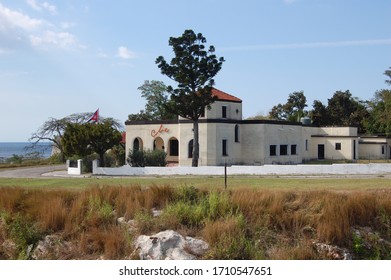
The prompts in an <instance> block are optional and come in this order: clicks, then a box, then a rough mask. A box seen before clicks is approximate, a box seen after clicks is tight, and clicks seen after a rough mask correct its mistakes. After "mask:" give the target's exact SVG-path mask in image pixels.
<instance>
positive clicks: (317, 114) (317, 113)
mask: <svg viewBox="0 0 391 280" xmlns="http://www.w3.org/2000/svg"><path fill="white" fill-rule="evenodd" d="M312 108H313V109H312V110H311V111H310V113H309V115H310V118H311V120H312V124H314V125H318V126H325V125H328V124H329V117H328V111H327V107H326V106H325V105H323V103H322V102H321V101H319V100H315V101H314V103H313V105H312Z"/></svg>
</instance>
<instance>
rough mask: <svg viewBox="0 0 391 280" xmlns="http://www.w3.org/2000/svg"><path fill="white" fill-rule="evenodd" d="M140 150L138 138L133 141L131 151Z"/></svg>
mask: <svg viewBox="0 0 391 280" xmlns="http://www.w3.org/2000/svg"><path fill="white" fill-rule="evenodd" d="M138 150H140V141H139V140H138V138H136V139H134V141H133V151H138Z"/></svg>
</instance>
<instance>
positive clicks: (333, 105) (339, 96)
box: [327, 90, 368, 133]
mask: <svg viewBox="0 0 391 280" xmlns="http://www.w3.org/2000/svg"><path fill="white" fill-rule="evenodd" d="M327 111H328V118H329V125H344V126H357V127H358V131H359V133H364V132H365V127H364V125H363V124H364V122H365V120H364V119H365V118H366V117H368V111H367V109H366V106H365V102H364V101H360V100H359V99H357V98H354V97H352V94H351V93H350V91H349V90H346V91H336V92H335V93H334V95H333V97H332V98H330V99H329V100H328V105H327Z"/></svg>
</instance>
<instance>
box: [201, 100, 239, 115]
mask: <svg viewBox="0 0 391 280" xmlns="http://www.w3.org/2000/svg"><path fill="white" fill-rule="evenodd" d="M223 106H226V108H227V117H226V119H231V120H241V119H242V103H239V102H228V101H216V102H214V103H213V104H212V105H211V108H210V110H206V111H205V118H207V119H222V118H223V117H222V110H223V109H222V107H223Z"/></svg>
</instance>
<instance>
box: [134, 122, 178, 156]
mask: <svg viewBox="0 0 391 280" xmlns="http://www.w3.org/2000/svg"><path fill="white" fill-rule="evenodd" d="M178 135H179V127H178V124H159V123H157V124H147V125H141V124H140V125H128V126H126V158H127V157H128V154H129V149H131V150H133V143H134V140H135V139H136V138H138V139H139V140H141V142H142V144H141V146H140V149H144V150H153V144H154V140H155V139H157V147H156V148H158V149H162V148H163V147H164V150H165V151H166V152H169V150H168V149H169V140H170V139H172V138H176V139H178ZM178 140H179V139H178ZM174 159H177V158H170V157H169V158H168V160H174Z"/></svg>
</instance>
